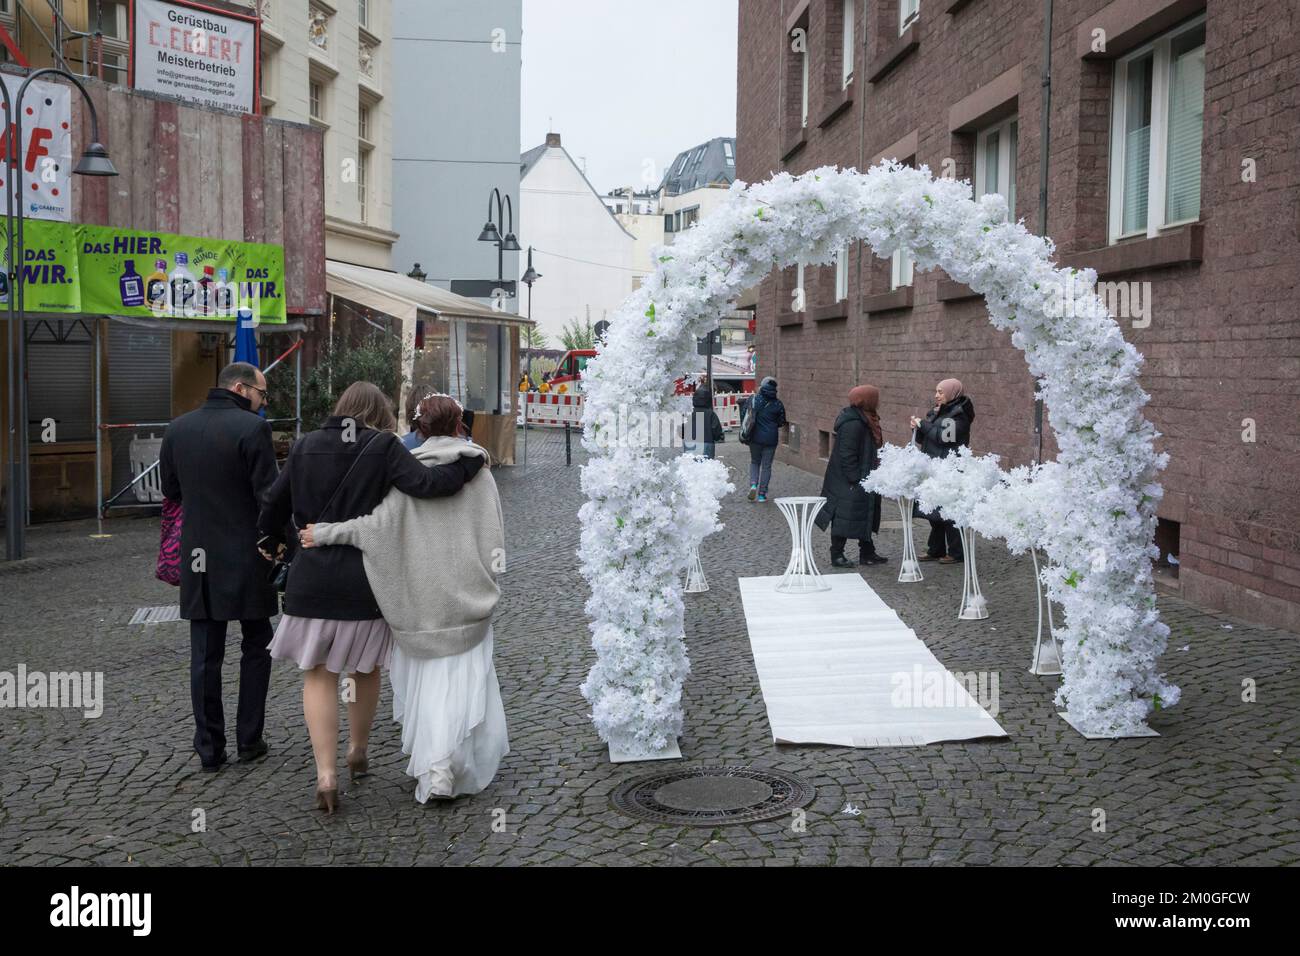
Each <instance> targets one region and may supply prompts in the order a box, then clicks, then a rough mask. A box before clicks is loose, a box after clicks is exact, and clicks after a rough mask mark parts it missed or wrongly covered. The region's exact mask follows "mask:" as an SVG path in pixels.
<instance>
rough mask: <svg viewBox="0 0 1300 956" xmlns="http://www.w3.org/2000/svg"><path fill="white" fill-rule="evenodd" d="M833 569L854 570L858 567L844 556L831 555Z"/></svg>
mask: <svg viewBox="0 0 1300 956" xmlns="http://www.w3.org/2000/svg"><path fill="white" fill-rule="evenodd" d="M831 567H833V568H853V567H857V565H855V564H854V563H853V562H852V561H850V560H849V559H848V558H846V557H844V555H842V554H833V555H831Z"/></svg>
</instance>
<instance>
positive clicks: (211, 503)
mask: <svg viewBox="0 0 1300 956" xmlns="http://www.w3.org/2000/svg"><path fill="white" fill-rule="evenodd" d="M265 403H266V377H265V376H264V375H263V374H262V373H261V372H260V371H259V370H258V369H257V368H256V367H255V366H253V365H249V364H247V363H245V362H236V363H234V364H233V365H228V366H226V367H225V368H224V369H222V370H221V374H220V375H219V376H218V378H217V387H216V388H214V389H211V390H209V392H208V398H207V401H206V402H204V403H203V405H202V406H201V407H199V408H197V409H195V410H194V411H192V412H189V413H188V414H185V415H182V416H180V417H179V418H177V419H176V420H175V421H174V422H172V423H171V426H170V427H169V428H168V429H167V433H166V435H164V436H163V442H162V451H161V453H160V455H159V466H160V468H161V471H162V489H163V494H164V495H166V496H167V497H168V498H171V499H173V500H175V501H179V502H180V503H181V505H182V507H183V509H184V519H183V523H182V525H181V617H182V618H184V619H185V620H187V621H189V622H190V698H191V701H192V703H193V705H194V749H195V750H196V751H197V752H198V755H199V760H200V761H201V762H202V764H203V769H204V770H207V771H214V770H217V769H219V768H220V767H221V765H222V764H223V763H225V762H226V735H225V730H226V722H225V716H224V714H223V711H222V707H221V662H222V660H223V659H224V658H225V654H226V625H227V623H228V622H230V621H239V622H240V626H241V628H242V630H243V637H244V639H243V643H242V644H241V646H240V650H241V656H240V660H239V709H238V712H237V716H236V724H235V741H236V744H237V746H238V752H239V759H240V760H241V761H249V760H257V759H258V758H260V757H262V756H264V755H265V753H266V743H265V742H264V741H263V739H262V729H263V725H264V723H265V718H266V693H267V688H268V687H269V685H270V682H271V655H270V653H269V652H268V651H267V646H268V645H269V644H270V643H271V621H270V619H271V617H272V616H273V615H275V614H276V613H278V611H279V607H278V606H277V601H276V593H275V589H274V588H273V587H272V586H271V584H270V583H269V582H268V581H267V574H268V572H269V571H270V567H271V566H270V564H269V563H268V562H267V561H266V560H265V559H264V558H262V557H261V556H260V555H259V554H258V548H257V542H258V534H257V513H258V508H259V504H260V501H261V497H262V495H263V493H264V492H266V490H267V489H268V488H270V487H271V484H272V483H273V482H274V481H275V477H276V466H275V449H274V448H273V447H272V445H271V426H270V425H268V424H267V423H266V422H265V421H264V420H263V419H261V418H259V417H258V415H257V414H256V413H257V410H258V409H259V408H261V407H262V406H263V405H264V404H265Z"/></svg>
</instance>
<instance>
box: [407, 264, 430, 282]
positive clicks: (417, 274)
mask: <svg viewBox="0 0 1300 956" xmlns="http://www.w3.org/2000/svg"><path fill="white" fill-rule="evenodd" d="M407 275H408V276H410V277H411V278H412V279H414V280H415V281H416V282H423V281H424V280H425V279H427V278H429V276H428V274H427V273H426V272H425V271H424V270H423V269H421V268H420V264H419V263H418V262H417V263H416V264H415V268H414V269H412V270H411V271H410V272H408V273H407Z"/></svg>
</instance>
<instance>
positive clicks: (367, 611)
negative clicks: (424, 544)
mask: <svg viewBox="0 0 1300 956" xmlns="http://www.w3.org/2000/svg"><path fill="white" fill-rule="evenodd" d="M396 427H397V420H396V418H395V417H394V416H393V410H392V407H391V405H390V404H389V401H388V398H387V397H386V396H385V395H384V393H383V392H382V391H380V389H379V388H378V386H375V385H373V384H371V383H370V382H356V383H354V384H352V385H349V386H348V387H347V389H346V390H345V391H344V392H343V394H342V395H341V396H339V400H338V402H337V403H336V404H335V406H334V414H333V415H332V416H331V417H329V418H327V419H326V420H325V422H324V423H323V424H322V425H321V427H320V428H319V429H318V430H317V431H314V432H311V433H310V434H307V435H304V436H303V437H302V438H300V439H299V440H298V441H297V442H295V443H294V446H293V448H292V449H291V450H290V451H289V458H288V460H287V461H286V462H285V466H284V470H283V471H282V472H281V473H280V477H279V478H277V479H276V481H275V484H274V485H272V487H271V488H270V490H269V491H267V493H266V495H265V497H264V499H263V502H262V512H261V515H260V517H259V518H258V526H259V528H260V529H261V530H262V531H263V532H264V533H265V534H268V535H273V536H274V535H276V534H278V533H279V530H280V529H282V528H284V527H285V525H286V524H287V523H288V521H289V519H290V517H292V519H293V521H294V523H295V524H296V525H297V527H298V528H305V527H307V525H309V524H313V523H316V522H319V521H331V522H337V521H347V520H349V519H351V518H357V517H360V516H362V515H368V514H370V512H372V511H374V510H375V508H376V506H378V504H379V503H380V502H381V501H382V500H383V499H384V496H385V495H386V494H388V491H389V489H390V488H398V489H400V490H401V491H403V492H405V493H406V494H408V495H411V496H412V497H414V498H436V497H439V496H444V495H454V494H456V493H457V492H459V491H460V490H461V488H463V487H464V485H465V482H466V481H468V480H469V479H471V478H473V477H474V476H475V475H476V474H478V470H479V468H480V467H482V464H483V459H482V458H481V457H477V456H476V457H474V458H465V457H462V458H460V459H458V460H457V461H456V462H453V463H451V464H448V465H439V466H437V467H434V468H427V467H425V466H424V465H423V464H421V463H420V462H419V460H417V459H416V457H415V456H414V455H412V454H411V453H410V452H409V451H407V450H406V449H405V448H403V447H402V444H401V442H400V441H399V440H398V439H397V436H396V435H394V434H393V432H392V430H393V429H394V428H396ZM349 469H351V470H350V471H349ZM345 479H346V480H345ZM336 492H337V494H336ZM392 646H393V636H392V632H391V631H390V630H389V629H388V624H387V623H386V622H385V621H384V618H383V614H382V613H381V612H380V610H379V605H378V603H377V602H376V601H375V595H374V593H373V592H372V591H371V590H370V584H369V582H368V581H367V580H366V571H365V566H364V564H363V563H362V557H361V552H360V551H358V550H357V549H356V548H353V547H350V546H347V545H339V546H335V547H328V548H312V549H304V550H300V551H299V552H298V553H297V555H296V556H295V558H294V560H293V564H292V565H290V569H289V580H288V583H287V585H286V587H285V593H284V617H282V618H281V619H280V626H279V627H278V628H277V629H276V633H275V640H274V641H273V642H272V643H271V656H273V657H276V658H281V659H287V660H292V661H294V662H295V663H297V665H298V667H299V668H300V669H301V670H303V671H306V673H305V674H304V676H303V693H302V699H303V712H304V714H305V716H306V719H307V730H308V733H309V735H310V736H311V744H312V752H313V754H314V755H315V758H316V805H317V807H319V808H320V809H322V810H325V811H326V812H327V813H333V812H334V808H335V807H336V805H337V802H338V779H337V763H338V753H337V747H338V699H339V687H338V679H339V675H340V674H341V673H350V674H351V675H352V677H353V679H354V681H355V685H354V688H353V691H354V694H353V698H354V699H353V700H351V701H350V702H349V706H348V738H349V739H348V753H347V762H348V768H349V770H350V771H351V773H352V776H353V778H354V779H355V778H356V777H359V776H363V775H364V774H365V773H366V772H367V770H368V767H369V762H368V759H367V757H366V747H367V745H368V744H369V741H370V725H371V723H372V722H373V720H374V716H375V708H376V706H377V705H378V703H379V668H380V667H381V666H386V665H387V663H388V659H389V656H390V654H391V652H392Z"/></svg>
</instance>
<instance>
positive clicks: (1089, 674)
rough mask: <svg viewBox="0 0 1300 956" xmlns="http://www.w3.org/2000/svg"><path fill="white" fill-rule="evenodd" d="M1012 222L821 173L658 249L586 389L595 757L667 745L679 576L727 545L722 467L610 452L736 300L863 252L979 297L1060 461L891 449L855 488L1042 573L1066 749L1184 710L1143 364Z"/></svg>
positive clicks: (732, 208)
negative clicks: (860, 244)
mask: <svg viewBox="0 0 1300 956" xmlns="http://www.w3.org/2000/svg"><path fill="white" fill-rule="evenodd" d="M1006 219H1007V211H1006V204H1005V202H1004V201H1003V199H1002V198H1001V197H1000V196H996V195H990V196H985V197H983V198H981V199H979V200H978V201H976V200H972V199H971V198H970V185H969V183H965V182H960V181H957V180H948V179H933V178H932V177H931V176H930V172H929V170H928V169H927V168H925V167H922V168H920V169H910V168H907V167H904V166H901V165H899V164H897V163H888V162H887V163H881V164H880V165H879V166H876V167H873V168H872V169H870V170H868V171H867V172H866V173H860V172H858V171H857V170H853V169H848V170H841V169H837V168H835V167H824V168H821V169H816V170H812V171H810V172H807V173H804V174H803V175H801V176H798V177H791V176H790V175H789V174H786V173H781V174H780V175H777V176H775V177H773V178H772V179H770V180H768V181H766V182H762V183H756V184H753V185H746V184H745V183H741V182H737V183H735V184H734V185H733V186H732V188H731V193H730V196H729V199H728V202H727V203H726V204H725V205H723V206H722V207H720V208H718V209H717V210H715V211H714V212H713V213H711V214H710V215H709V216H708V217H707V218H706V219H704V220H703V221H701V222H700V223H699V224H698V225H697V226H696V227H695V228H693V229H691V230H689V231H687V232H685V233H683V234H681V235H680V236H679V237H678V239H677V241H676V243H674V244H673V245H672V246H668V247H665V248H663V249H660V250H658V252H657V255H658V266H657V268H656V270H655V273H654V274H653V275H652V276H649V277H647V278H646V280H645V281H644V284H643V285H642V287H641V288H640V289H638V290H637V291H635V292H633V293H632V295H631V296H629V297H628V299H627V300H626V301H625V302H624V303H623V305H622V306H621V307H620V308H619V310H618V312H617V313H616V315H615V317H614V319H613V321H612V322H611V325H610V328H609V330H608V332H607V334H606V337H605V340H604V343H603V347H602V349H601V352H600V354H599V355H597V356H596V357H595V358H594V359H593V360H592V361H591V362H590V363H589V364H588V366H587V370H586V373H585V381H586V385H585V394H586V398H585V400H584V409H583V425H584V433H583V444H584V446H585V447H586V448H587V449H588V450H589V451H590V452H591V458H590V460H589V463H588V464H587V465H586V466H585V467H584V468H583V474H582V487H583V491H584V492H585V494H586V495H587V497H588V501H587V502H586V503H585V504H584V505H583V506H582V509H581V511H580V518H581V524H582V544H581V549H580V551H579V556H580V558H581V568H582V574H583V576H584V578H585V579H586V580H587V582H588V584H589V585H590V587H591V597H590V599H589V600H588V602H587V605H586V611H587V614H588V615H589V617H590V619H591V623H590V628H591V632H592V645H593V647H594V649H595V651H596V655H597V660H596V663H595V665H594V666H593V667H592V669H591V672H590V674H589V675H588V677H587V680H586V682H585V683H584V684H583V685H582V693H583V696H584V697H585V698H586V699H587V700H588V701H589V702H590V704H591V707H592V719H593V722H594V723H595V725H596V729H597V731H598V733H599V734H600V736H601V738H602V739H604V740H605V741H607V742H609V743H611V744H612V745H614V746H616V747H618V748H620V749H622V750H625V751H629V752H633V753H643V754H644V753H652V752H655V751H661V750H663V749H664V748H665V747H666V746H668V745H669V744H670V743H671V742H672V741H674V740H675V739H676V738H677V737H678V736H679V735H680V733H681V728H682V703H681V689H682V683H683V681H684V680H685V678H686V675H687V673H688V672H689V668H690V664H689V661H688V659H687V656H686V651H685V646H684V643H683V637H684V630H683V605H682V600H681V596H680V587H681V585H680V581H681V575H682V572H683V570H684V568H685V563H686V561H687V558H688V555H689V549H690V546H691V545H693V544H695V545H698V543H699V541H700V540H702V539H703V538H704V536H705V535H707V534H708V533H710V532H711V531H713V530H716V528H718V527H720V526H719V525H718V524H717V512H718V506H719V499H720V498H721V496H722V494H724V493H725V490H726V489H727V488H728V487H729V486H728V485H727V482H726V473H725V467H724V466H723V465H722V464H721V463H720V462H716V461H703V460H695V459H690V458H681V457H678V458H668V457H666V456H663V455H657V454H656V452H655V450H654V449H653V448H650V447H648V444H649V443H648V442H644V441H643V440H642V439H640V438H637V439H632V440H630V441H629V440H627V439H626V438H624V439H623V440H612V435H611V432H612V430H614V429H615V427H616V426H615V425H614V423H615V422H617V421H618V420H619V419H618V415H619V410H620V408H622V409H623V410H624V414H625V416H626V410H627V409H633V410H639V411H643V412H645V413H650V414H656V413H657V414H660V415H662V414H664V413H674V412H677V413H683V412H685V410H686V407H687V405H688V401H687V400H686V399H685V398H682V397H679V396H675V395H674V394H673V383H674V381H675V380H676V379H678V378H679V377H680V376H681V375H683V374H684V373H685V372H686V371H687V370H689V369H690V368H691V367H692V365H693V362H694V358H695V354H696V348H695V347H696V341H697V339H698V338H699V337H701V336H703V335H705V334H707V332H708V331H709V330H710V329H712V328H716V327H717V324H718V316H719V315H720V314H721V313H723V312H724V311H728V310H729V309H730V308H732V307H733V305H734V302H735V300H736V299H737V298H738V296H739V295H740V293H741V292H742V291H743V290H744V289H746V288H747V287H749V286H751V285H754V284H755V283H757V282H758V281H759V280H761V279H762V278H763V276H764V275H766V274H767V273H768V272H769V271H771V270H772V269H780V268H785V267H787V266H789V265H792V264H794V263H795V262H797V261H803V262H808V263H817V262H821V263H829V262H831V261H833V259H834V256H835V253H836V250H838V249H841V248H843V247H844V246H846V245H848V244H849V243H851V242H853V241H855V240H859V239H862V240H865V241H866V242H867V243H868V244H869V245H870V246H871V248H872V250H873V251H874V252H875V254H876V255H878V256H882V257H884V256H889V255H891V254H892V253H893V251H894V250H895V249H896V248H898V247H899V246H905V247H907V248H908V249H909V250H911V253H912V255H913V257H914V259H915V262H916V266H917V268H919V269H928V268H932V267H934V266H938V267H940V268H942V269H943V270H944V271H945V272H947V273H948V275H949V276H951V277H952V278H953V279H954V280H956V281H958V282H963V283H966V284H967V285H969V286H970V287H971V288H972V289H973V290H974V291H975V292H977V293H979V294H981V295H983V296H984V299H985V303H986V305H987V308H988V312H989V317H990V319H991V320H992V322H993V325H994V326H995V327H996V328H999V329H1009V330H1010V331H1011V340H1012V342H1013V343H1014V344H1015V345H1016V346H1017V347H1018V348H1020V349H1021V350H1022V351H1023V352H1024V353H1025V359H1026V361H1027V363H1028V365H1029V371H1030V373H1031V374H1032V375H1034V376H1035V377H1036V378H1037V379H1038V380H1039V383H1040V386H1039V387H1040V394H1041V396H1042V398H1043V399H1044V401H1045V404H1046V406H1047V408H1048V409H1049V410H1050V412H1051V423H1052V426H1053V428H1054V430H1055V433H1056V438H1057V445H1058V448H1059V454H1058V458H1057V461H1056V462H1053V463H1048V464H1044V465H1043V466H1042V467H1041V468H1037V469H1030V468H1019V469H1013V470H1012V471H1011V472H1003V471H1002V470H1001V469H999V468H998V467H997V465H996V456H985V457H976V456H971V455H962V456H960V457H958V456H953V457H950V458H947V459H942V460H935V459H928V458H925V457H924V456H922V455H920V454H918V453H915V452H914V451H912V450H910V449H900V448H894V447H890V448H887V449H886V451H885V453H884V455H883V456H882V466H881V468H880V469H879V470H878V474H876V475H874V476H873V477H872V479H869V482H868V484H869V486H870V487H872V488H873V489H874V490H877V491H880V492H881V493H882V494H886V495H890V496H893V495H899V494H904V493H906V494H911V495H918V496H919V497H920V498H921V499H922V501H923V502H924V503H925V504H926V505H927V506H929V507H935V506H937V507H940V508H942V509H943V510H944V511H945V512H946V513H947V515H948V516H949V517H952V518H954V519H955V520H958V521H959V522H960V523H964V524H968V525H969V526H971V527H972V528H974V529H975V530H976V531H978V532H979V533H981V534H983V535H985V536H986V537H997V538H1002V539H1005V540H1006V541H1007V543H1008V545H1009V546H1010V547H1011V548H1012V549H1013V550H1015V551H1020V552H1023V551H1024V550H1025V549H1026V548H1028V547H1030V546H1035V547H1037V548H1038V549H1039V550H1041V551H1044V552H1046V554H1047V556H1048V558H1049V562H1048V563H1049V567H1050V566H1051V565H1054V566H1055V567H1056V569H1057V570H1048V569H1045V570H1044V572H1043V583H1044V584H1045V585H1046V587H1047V589H1048V593H1049V595H1050V596H1051V598H1052V599H1053V600H1055V601H1059V602H1060V603H1061V604H1062V605H1063V607H1064V611H1065V626H1064V628H1063V629H1062V630H1061V631H1059V632H1058V636H1059V637H1060V639H1061V642H1062V650H1063V660H1062V670H1063V679H1062V683H1061V686H1060V689H1059V691H1058V692H1057V702H1058V703H1060V704H1064V705H1065V706H1067V707H1068V708H1069V711H1070V715H1071V719H1072V721H1073V722H1074V723H1075V725H1076V726H1078V727H1079V728H1080V729H1081V730H1085V731H1086V732H1089V733H1096V734H1101V735H1107V736H1119V735H1125V734H1131V733H1134V732H1140V731H1141V730H1143V729H1144V728H1145V722H1146V719H1147V717H1148V715H1149V714H1150V712H1151V710H1152V709H1153V708H1159V707H1161V706H1169V705H1172V704H1174V703H1176V702H1177V700H1178V696H1179V691H1178V688H1177V687H1175V686H1173V685H1171V684H1170V683H1168V682H1167V681H1166V680H1165V679H1164V676H1163V675H1162V674H1160V673H1159V672H1158V670H1157V659H1158V658H1159V657H1160V655H1161V654H1162V653H1163V651H1164V649H1165V644H1166V639H1167V637H1168V633H1169V629H1168V627H1167V626H1166V625H1164V624H1163V623H1162V622H1161V621H1160V618H1159V615H1158V612H1157V611H1156V606H1155V591H1154V584H1153V581H1152V577H1151V563H1150V558H1151V556H1152V554H1153V546H1152V543H1151V542H1152V538H1153V534H1154V530H1155V522H1156V506H1157V504H1158V502H1159V499H1160V496H1161V493H1162V492H1161V488H1160V485H1159V484H1158V483H1157V475H1158V473H1159V471H1160V470H1161V469H1162V468H1163V467H1164V465H1165V461H1166V456H1164V455H1160V454H1157V453H1156V451H1155V448H1154V440H1155V438H1156V437H1157V433H1156V431H1155V428H1154V427H1153V426H1152V425H1151V423H1150V422H1148V421H1147V420H1146V419H1145V417H1144V416H1143V414H1142V406H1143V405H1145V404H1146V402H1147V400H1148V396H1147V395H1146V393H1145V392H1143V390H1142V388H1141V387H1140V385H1139V384H1138V373H1139V371H1140V369H1141V366H1142V357H1141V355H1140V354H1139V353H1138V352H1137V350H1136V349H1135V348H1133V346H1131V345H1130V344H1128V343H1127V342H1125V341H1124V338H1123V335H1122V334H1121V332H1120V328H1119V326H1118V324H1117V323H1116V322H1115V320H1114V319H1113V318H1112V317H1111V316H1110V315H1109V313H1108V312H1107V310H1106V306H1105V305H1104V303H1103V302H1102V300H1101V299H1099V298H1098V297H1097V296H1096V295H1095V294H1093V293H1092V292H1091V291H1089V290H1091V288H1092V286H1093V283H1094V282H1095V280H1096V275H1095V273H1092V272H1091V271H1087V272H1084V273H1078V274H1073V275H1072V274H1071V273H1072V270H1066V269H1057V268H1055V267H1054V266H1053V265H1052V262H1051V257H1052V254H1053V252H1054V246H1053V244H1052V242H1051V240H1049V239H1045V238H1042V237H1038V236H1034V235H1031V234H1030V233H1029V232H1028V231H1026V230H1025V228H1024V227H1023V226H1022V225H1020V224H1019V223H1011V222H1007V221H1006ZM880 384H884V385H887V384H888V383H880ZM624 421H626V417H625V418H624ZM918 488H919V490H918ZM760 570H767V571H770V570H771V568H763V569H759V568H756V569H755V571H756V573H757V572H759V571H760Z"/></svg>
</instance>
